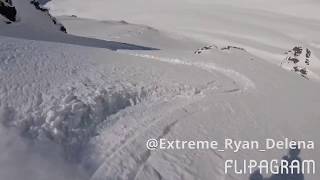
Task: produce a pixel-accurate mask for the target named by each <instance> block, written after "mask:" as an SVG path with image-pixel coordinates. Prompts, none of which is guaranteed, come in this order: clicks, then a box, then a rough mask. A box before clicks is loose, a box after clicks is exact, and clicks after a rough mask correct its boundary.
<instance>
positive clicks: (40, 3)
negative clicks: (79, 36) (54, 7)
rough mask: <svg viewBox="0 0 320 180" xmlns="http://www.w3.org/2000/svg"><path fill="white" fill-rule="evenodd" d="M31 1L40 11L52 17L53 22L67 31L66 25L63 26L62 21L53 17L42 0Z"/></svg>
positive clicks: (63, 30) (60, 28)
mask: <svg viewBox="0 0 320 180" xmlns="http://www.w3.org/2000/svg"><path fill="white" fill-rule="evenodd" d="M30 3H31V4H32V5H33V6H34V7H35V8H36V9H37V10H39V11H42V12H43V13H46V15H48V16H49V17H50V19H51V20H52V22H53V24H55V25H57V26H58V28H59V30H60V31H62V32H64V33H67V29H66V28H65V26H63V25H62V24H61V23H60V22H58V21H57V19H56V18H54V17H52V16H51V14H50V13H49V10H48V9H47V8H45V7H43V5H42V3H43V2H42V1H39V0H32V1H30Z"/></svg>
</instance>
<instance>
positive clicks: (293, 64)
mask: <svg viewBox="0 0 320 180" xmlns="http://www.w3.org/2000/svg"><path fill="white" fill-rule="evenodd" d="M285 54H286V55H287V57H286V58H285V59H284V60H283V61H282V62H281V67H283V68H285V69H288V70H291V71H294V72H296V73H298V74H299V75H301V76H303V77H305V78H307V77H308V74H309V70H308V67H309V66H310V60H311V58H312V57H311V56H312V53H311V50H310V49H308V48H303V47H301V46H296V47H294V48H293V49H292V50H289V51H287V52H286V53H285Z"/></svg>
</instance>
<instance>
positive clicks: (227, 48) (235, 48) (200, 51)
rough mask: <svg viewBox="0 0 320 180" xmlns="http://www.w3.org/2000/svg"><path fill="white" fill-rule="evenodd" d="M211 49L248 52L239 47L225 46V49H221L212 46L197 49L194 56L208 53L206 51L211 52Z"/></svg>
mask: <svg viewBox="0 0 320 180" xmlns="http://www.w3.org/2000/svg"><path fill="white" fill-rule="evenodd" d="M211 49H219V50H221V51H231V50H240V51H246V50H245V49H244V48H241V47H237V46H230V45H228V46H224V47H221V48H219V47H218V46H216V45H210V46H205V47H202V48H200V49H197V50H196V51H195V52H194V54H201V53H203V52H206V51H209V50H211Z"/></svg>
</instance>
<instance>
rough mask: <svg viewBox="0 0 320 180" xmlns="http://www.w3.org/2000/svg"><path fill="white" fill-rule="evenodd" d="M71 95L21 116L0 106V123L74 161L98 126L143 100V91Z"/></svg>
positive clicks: (113, 89) (9, 108)
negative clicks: (54, 147) (57, 147)
mask: <svg viewBox="0 0 320 180" xmlns="http://www.w3.org/2000/svg"><path fill="white" fill-rule="evenodd" d="M73 91H74V90H72V89H70V91H69V92H68V93H66V94H65V95H63V96H62V97H58V98H56V99H55V98H54V99H52V101H53V102H52V105H51V106H48V107H44V108H40V107H38V108H36V109H35V110H33V111H32V112H29V113H28V114H25V116H21V115H19V114H18V113H17V112H16V110H15V109H14V108H13V107H8V106H3V107H1V111H0V116H1V117H0V119H5V121H4V122H2V123H3V124H5V125H6V126H8V127H15V128H18V129H19V130H20V132H21V133H22V134H23V135H24V137H29V138H32V139H34V140H37V141H44V142H46V141H50V142H54V143H56V144H60V145H61V146H62V148H63V150H64V152H65V155H66V156H67V157H66V158H68V159H69V160H76V158H77V157H76V156H77V154H78V153H79V152H80V151H81V149H82V147H83V146H84V145H86V143H87V142H88V140H89V139H90V138H91V137H93V136H95V135H96V126H97V125H98V124H99V123H101V122H102V121H104V120H106V119H107V117H108V116H110V115H112V114H115V113H117V112H118V111H120V110H122V109H125V108H126V107H129V106H133V105H136V104H137V103H139V102H140V101H142V99H144V98H145V97H146V96H147V92H146V91H145V90H144V88H138V89H128V88H125V87H115V88H112V89H100V90H98V91H97V92H94V93H92V94H91V95H89V97H87V99H86V100H83V98H82V99H81V96H78V95H75V93H74V92H73ZM23 117H24V118H23Z"/></svg>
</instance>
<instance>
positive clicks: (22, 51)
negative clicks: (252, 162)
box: [0, 0, 320, 180]
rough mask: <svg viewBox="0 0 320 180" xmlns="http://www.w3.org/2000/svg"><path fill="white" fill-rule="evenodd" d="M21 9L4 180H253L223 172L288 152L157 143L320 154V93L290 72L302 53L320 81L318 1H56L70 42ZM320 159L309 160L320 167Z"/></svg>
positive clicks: (12, 39)
mask: <svg viewBox="0 0 320 180" xmlns="http://www.w3.org/2000/svg"><path fill="white" fill-rule="evenodd" d="M14 4H15V5H16V7H17V10H18V14H19V18H20V20H19V21H18V22H17V23H12V24H9V25H8V24H1V23H0V85H1V86H0V121H1V124H2V125H1V127H0V135H1V137H2V138H1V140H0V175H1V177H3V178H4V179H13V180H18V179H24V180H43V179H46V180H47V179H48V180H51V179H52V180H54V179H61V180H64V179H66V180H67V179H79V180H84V179H85V180H89V179H90V180H102V179H108V180H109V179H110V180H114V179H117V180H132V179H139V180H151V179H152V180H153V179H155V180H156V179H168V180H171V179H172V180H179V179H181V180H192V179H201V180H206V179H208V180H212V179H218V180H219V179H225V180H229V179H230V180H231V179H239V180H243V179H248V176H249V175H248V174H247V175H244V176H239V175H235V174H232V173H231V174H228V175H225V174H224V167H223V166H224V160H226V159H238V160H243V159H256V160H261V159H268V160H270V159H274V158H276V159H279V158H280V157H282V156H283V155H284V154H286V153H287V150H271V151H267V152H263V153H261V152H257V151H250V152H247V151H243V152H238V153H234V152H231V151H226V152H215V151H211V150H208V151H194V150H181V151H173V150H162V151H149V150H147V148H146V147H145V143H146V141H147V140H148V139H149V138H160V137H165V138H167V139H172V140H174V139H180V140H212V139H215V140H218V141H223V140H224V139H225V138H227V137H228V138H233V139H237V140H261V141H263V140H264V139H266V138H275V139H282V138H285V137H289V138H291V139H292V140H313V141H315V143H316V144H318V143H320V140H319V132H318V127H319V117H320V111H319V110H318V108H319V105H320V96H319V95H318V94H319V89H320V84H319V82H318V81H317V80H316V79H315V78H313V77H314V76H312V77H310V78H311V79H310V80H307V79H306V78H304V77H302V76H300V75H298V74H296V73H295V72H291V70H292V69H289V71H287V70H284V69H283V68H281V66H280V64H281V62H283V61H285V60H287V59H288V56H291V55H292V54H288V53H286V52H287V51H289V50H291V49H292V48H294V47H295V46H299V45H301V46H303V47H305V48H308V49H310V50H311V51H312V58H310V66H308V68H310V70H311V71H312V72H313V73H315V75H317V74H318V73H319V72H320V71H319V69H318V68H319V66H318V63H319V62H318V61H319V60H318V58H317V57H318V56H319V53H320V50H319V44H320V39H319V37H320V36H319V30H320V26H319V19H318V17H317V16H315V15H316V14H318V12H317V8H318V7H319V4H318V2H317V1H312V0H306V1H299V0H294V1H290V3H289V1H288V0H280V1H272V3H270V1H264V0H259V1H253V0H246V3H243V1H240V0H232V1H228V2H225V1H222V0H215V1H209V0H203V1H194V0H175V1H168V0H164V1H155V0H148V1H146V0H132V1H125V0H117V1H116V0H104V1H101V0H100V1H97V0H95V1H90V3H88V2H87V1H82V0H77V1H75V0H64V1H62V0H53V1H50V2H49V3H48V4H47V5H46V6H47V7H49V8H50V9H51V10H50V12H51V13H52V14H53V15H55V16H58V15H62V16H59V17H57V19H58V21H59V22H61V23H62V24H63V25H64V26H65V27H66V28H67V32H68V33H70V34H65V33H63V32H61V31H60V30H59V29H58V28H57V27H56V26H55V25H54V24H53V23H52V19H51V17H50V16H48V14H45V13H43V12H41V11H38V10H36V9H35V8H34V7H33V6H32V5H31V4H29V2H28V0H15V1H14ZM243 4H244V5H243ZM249 4H250V7H248V6H249ZM297 10H299V12H301V13H299V14H297V13H296V11H297ZM71 15H75V16H71ZM71 34H72V35H71ZM303 55H305V53H303ZM299 58H300V57H299ZM301 58H304V57H301ZM302 61H304V59H302ZM302 66H304V64H303V65H302ZM290 67H291V66H290ZM319 153H320V150H319V149H317V148H316V149H315V150H306V151H302V155H301V157H302V159H314V160H315V161H317V162H319V160H320V157H319ZM305 179H306V180H317V179H319V175H318V174H317V175H314V176H306V177H305Z"/></svg>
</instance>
